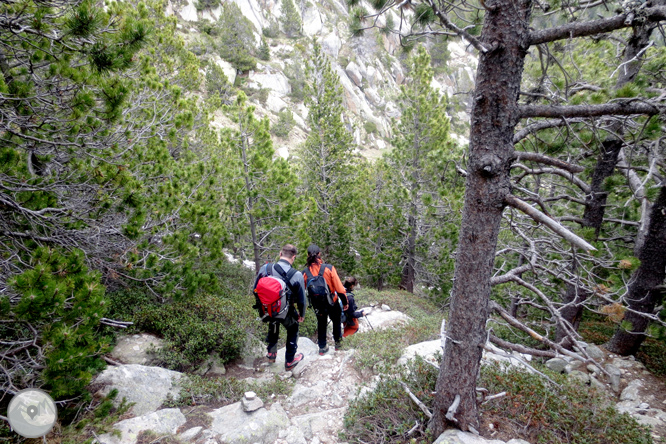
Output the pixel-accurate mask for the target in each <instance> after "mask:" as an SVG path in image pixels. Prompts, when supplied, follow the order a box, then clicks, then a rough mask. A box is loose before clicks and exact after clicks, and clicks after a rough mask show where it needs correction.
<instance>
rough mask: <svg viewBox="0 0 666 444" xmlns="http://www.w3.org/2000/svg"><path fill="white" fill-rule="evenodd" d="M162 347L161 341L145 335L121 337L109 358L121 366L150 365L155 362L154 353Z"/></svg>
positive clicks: (155, 337) (162, 342)
mask: <svg viewBox="0 0 666 444" xmlns="http://www.w3.org/2000/svg"><path fill="white" fill-rule="evenodd" d="M163 347H164V341H163V340H162V339H160V338H158V337H157V336H153V335H149V334H147V333H141V334H137V335H130V336H122V337H121V338H120V339H118V343H117V344H116V346H115V347H113V350H112V351H111V353H110V354H109V356H110V358H111V359H113V360H114V361H118V362H120V363H122V364H139V365H152V364H154V363H156V362H157V358H156V356H155V351H157V350H160V349H162V348H163Z"/></svg>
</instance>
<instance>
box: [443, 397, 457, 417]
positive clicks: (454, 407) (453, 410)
mask: <svg viewBox="0 0 666 444" xmlns="http://www.w3.org/2000/svg"><path fill="white" fill-rule="evenodd" d="M459 405H460V395H456V397H455V399H454V400H453V403H452V404H451V406H450V407H449V409H448V410H447V411H446V419H448V420H449V421H452V422H458V420H457V419H456V418H455V415H456V412H457V411H458V406H459Z"/></svg>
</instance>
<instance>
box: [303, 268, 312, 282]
mask: <svg viewBox="0 0 666 444" xmlns="http://www.w3.org/2000/svg"><path fill="white" fill-rule="evenodd" d="M303 274H304V275H306V276H307V277H308V280H311V279H313V278H314V275H313V274H312V272H311V271H310V267H305V268H304V269H303Z"/></svg>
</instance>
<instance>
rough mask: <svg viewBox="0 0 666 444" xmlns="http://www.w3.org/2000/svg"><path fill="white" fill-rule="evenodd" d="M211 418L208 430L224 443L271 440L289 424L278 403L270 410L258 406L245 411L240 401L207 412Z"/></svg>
mask: <svg viewBox="0 0 666 444" xmlns="http://www.w3.org/2000/svg"><path fill="white" fill-rule="evenodd" d="M208 415H209V416H211V417H212V418H213V423H212V424H211V426H210V430H211V431H212V432H213V433H214V434H215V437H216V438H217V440H218V441H220V442H224V443H226V444H246V443H255V442H264V443H267V442H273V441H275V440H276V439H277V437H278V432H279V431H280V430H281V429H284V428H286V427H288V426H289V417H288V416H287V414H286V413H285V411H284V409H283V408H282V406H281V405H280V404H279V403H275V404H273V406H272V407H271V409H270V410H268V409H265V408H260V409H259V410H256V411H254V412H250V413H248V412H245V411H243V408H242V406H241V403H240V402H236V403H234V404H231V405H227V406H224V407H222V408H220V409H217V410H214V411H212V412H210V413H208Z"/></svg>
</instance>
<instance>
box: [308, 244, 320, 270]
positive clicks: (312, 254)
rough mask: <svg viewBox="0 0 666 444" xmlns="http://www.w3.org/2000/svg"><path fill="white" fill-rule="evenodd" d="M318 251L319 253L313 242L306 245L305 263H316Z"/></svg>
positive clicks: (309, 264)
mask: <svg viewBox="0 0 666 444" xmlns="http://www.w3.org/2000/svg"><path fill="white" fill-rule="evenodd" d="M319 253H321V250H320V249H319V247H318V246H316V245H315V244H310V246H309V247H308V260H307V263H306V265H307V266H308V267H309V266H311V265H312V264H316V263H317V259H319Z"/></svg>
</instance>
